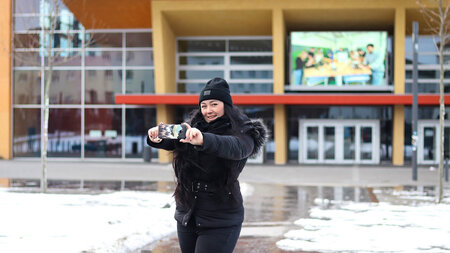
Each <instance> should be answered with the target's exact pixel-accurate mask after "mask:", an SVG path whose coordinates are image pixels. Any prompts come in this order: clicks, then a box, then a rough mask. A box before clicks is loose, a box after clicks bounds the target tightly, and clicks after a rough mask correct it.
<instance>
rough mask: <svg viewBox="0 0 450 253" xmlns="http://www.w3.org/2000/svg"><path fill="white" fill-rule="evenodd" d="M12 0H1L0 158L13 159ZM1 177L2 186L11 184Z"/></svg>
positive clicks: (0, 183) (0, 184)
mask: <svg viewBox="0 0 450 253" xmlns="http://www.w3.org/2000/svg"><path fill="white" fill-rule="evenodd" d="M11 10H12V8H11V0H0V39H1V40H0V159H11V153H12V152H11V132H12V131H11V57H10V56H11V27H12V23H11ZM9 184H10V182H9V179H5V178H0V187H1V186H7V187H8V186H9Z"/></svg>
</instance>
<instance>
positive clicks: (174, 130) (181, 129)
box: [158, 124, 186, 139]
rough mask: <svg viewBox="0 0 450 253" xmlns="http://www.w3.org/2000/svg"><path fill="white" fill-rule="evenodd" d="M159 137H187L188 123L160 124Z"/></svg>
mask: <svg viewBox="0 0 450 253" xmlns="http://www.w3.org/2000/svg"><path fill="white" fill-rule="evenodd" d="M158 137H159V138H161V139H185V138H186V125H181V124H162V125H159V126H158Z"/></svg>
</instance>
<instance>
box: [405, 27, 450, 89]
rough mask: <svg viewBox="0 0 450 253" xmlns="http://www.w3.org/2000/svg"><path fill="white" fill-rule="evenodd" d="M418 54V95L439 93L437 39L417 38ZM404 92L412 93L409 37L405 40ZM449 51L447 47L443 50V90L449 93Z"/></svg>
mask: <svg viewBox="0 0 450 253" xmlns="http://www.w3.org/2000/svg"><path fill="white" fill-rule="evenodd" d="M418 44H419V52H418V71H419V73H418V80H417V81H418V82H417V86H418V91H419V92H420V93H439V78H440V76H439V75H440V66H439V54H438V50H437V46H436V45H438V44H439V38H438V37H433V36H427V35H420V36H419V41H418ZM405 51H406V53H405V64H406V65H405V71H406V73H405V79H406V80H405V90H406V92H407V93H411V92H412V82H413V79H412V69H413V65H412V62H413V46H412V38H411V36H407V37H406V38H405ZM449 64H450V50H449V48H448V47H447V48H446V49H445V50H444V65H445V69H446V70H445V72H444V89H445V92H450V70H448V69H449V68H448V66H449Z"/></svg>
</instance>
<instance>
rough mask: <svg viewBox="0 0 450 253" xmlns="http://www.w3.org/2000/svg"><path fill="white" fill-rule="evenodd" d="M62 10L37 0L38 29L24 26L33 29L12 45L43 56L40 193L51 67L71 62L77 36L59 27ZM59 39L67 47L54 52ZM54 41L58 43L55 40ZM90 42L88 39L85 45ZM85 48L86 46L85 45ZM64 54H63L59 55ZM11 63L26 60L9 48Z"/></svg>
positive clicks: (57, 1)
mask: <svg viewBox="0 0 450 253" xmlns="http://www.w3.org/2000/svg"><path fill="white" fill-rule="evenodd" d="M19 8H20V7H19ZM62 9H63V3H62V0H41V2H40V6H39V10H35V11H34V13H40V15H39V26H37V27H36V25H37V24H34V23H33V24H26V25H27V27H34V28H31V29H29V30H28V33H27V34H25V36H23V35H24V34H22V37H16V36H15V35H14V37H13V43H12V44H13V46H14V45H16V46H18V47H20V48H30V47H31V48H40V50H39V54H41V56H42V57H44V59H45V60H44V62H45V64H44V66H41V67H42V68H44V70H43V71H44V80H45V83H44V96H43V104H44V107H43V124H42V125H43V129H42V130H43V132H42V147H41V191H42V192H47V157H48V154H47V150H48V148H47V147H48V139H49V134H48V132H49V115H50V114H49V106H50V91H51V88H52V82H53V75H54V73H53V72H54V67H55V66H56V65H59V64H64V63H66V62H68V61H71V60H73V59H74V58H76V57H77V56H78V55H76V53H75V54H71V53H72V51H71V43H72V42H73V41H74V38H75V36H77V33H70V25H67V26H65V27H63V26H62V25H61V17H60V14H61V10H62ZM24 22H32V21H30V20H29V19H24ZM61 38H63V39H64V40H66V41H67V42H68V46H67V48H65V49H63V48H60V49H59V50H57V49H56V47H57V46H56V44H58V43H59V41H60V39H61ZM56 40H58V41H56ZM89 43H94V40H93V38H92V37H90V41H88V42H87V44H89ZM85 46H86V45H85ZM63 54H64V55H63ZM12 57H14V61H15V62H18V63H19V64H20V62H27V61H29V60H30V56H29V55H20V54H15V53H14V49H13V56H12Z"/></svg>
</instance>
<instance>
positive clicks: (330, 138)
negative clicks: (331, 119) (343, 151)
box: [323, 127, 336, 160]
mask: <svg viewBox="0 0 450 253" xmlns="http://www.w3.org/2000/svg"><path fill="white" fill-rule="evenodd" d="M323 132H324V138H325V143H324V144H325V146H324V149H325V159H326V160H334V159H335V145H336V140H335V138H336V137H335V127H324V128H323Z"/></svg>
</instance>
